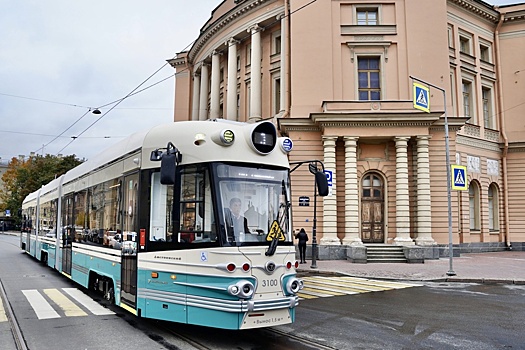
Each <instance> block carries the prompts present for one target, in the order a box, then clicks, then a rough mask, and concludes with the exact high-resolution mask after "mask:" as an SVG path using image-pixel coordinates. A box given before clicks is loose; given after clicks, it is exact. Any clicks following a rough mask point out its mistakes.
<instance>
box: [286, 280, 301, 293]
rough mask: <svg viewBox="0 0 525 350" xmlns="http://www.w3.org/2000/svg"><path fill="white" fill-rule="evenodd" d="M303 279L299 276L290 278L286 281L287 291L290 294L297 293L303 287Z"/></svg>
mask: <svg viewBox="0 0 525 350" xmlns="http://www.w3.org/2000/svg"><path fill="white" fill-rule="evenodd" d="M303 286H304V284H303V281H302V280H300V279H298V278H290V279H289V280H288V282H286V291H287V292H288V293H289V294H297V293H298V292H299V291H300V290H301V289H303Z"/></svg>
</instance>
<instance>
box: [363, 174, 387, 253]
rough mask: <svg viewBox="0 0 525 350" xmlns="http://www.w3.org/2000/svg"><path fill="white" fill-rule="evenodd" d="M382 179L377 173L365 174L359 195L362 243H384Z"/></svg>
mask: <svg viewBox="0 0 525 350" xmlns="http://www.w3.org/2000/svg"><path fill="white" fill-rule="evenodd" d="M383 193H384V188H383V181H382V180H381V178H380V177H379V175H377V174H374V173H371V174H367V175H365V177H364V178H363V182H362V196H361V236H362V237H361V239H362V241H363V243H384V242H385V233H384V229H383V227H384V225H383V221H384V220H383V206H384V195H383Z"/></svg>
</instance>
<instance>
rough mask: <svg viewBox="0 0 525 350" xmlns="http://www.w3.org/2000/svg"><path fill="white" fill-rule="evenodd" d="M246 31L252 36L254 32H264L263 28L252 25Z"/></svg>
mask: <svg viewBox="0 0 525 350" xmlns="http://www.w3.org/2000/svg"><path fill="white" fill-rule="evenodd" d="M246 31H247V32H248V33H250V34H253V33H254V32H262V31H264V27H261V26H260V25H258V24H254V25H253V26H251V27H249V28H248V29H247V30H246Z"/></svg>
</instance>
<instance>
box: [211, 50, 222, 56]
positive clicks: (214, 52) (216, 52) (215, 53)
mask: <svg viewBox="0 0 525 350" xmlns="http://www.w3.org/2000/svg"><path fill="white" fill-rule="evenodd" d="M211 54H212V56H216V55H218V56H221V55H222V51H220V50H213V51H212V52H211Z"/></svg>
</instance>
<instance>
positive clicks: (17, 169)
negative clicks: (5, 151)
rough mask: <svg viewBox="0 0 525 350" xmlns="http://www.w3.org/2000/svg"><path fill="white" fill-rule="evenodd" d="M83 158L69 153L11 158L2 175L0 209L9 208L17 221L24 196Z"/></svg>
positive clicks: (79, 162) (74, 165) (71, 167)
mask: <svg viewBox="0 0 525 350" xmlns="http://www.w3.org/2000/svg"><path fill="white" fill-rule="evenodd" d="M82 162H83V160H80V159H78V158H76V157H75V155H69V156H66V157H57V156H52V155H49V154H47V155H46V156H45V157H44V156H40V155H37V156H33V157H30V158H29V159H27V160H21V159H18V158H12V159H11V161H10V162H9V165H8V167H7V171H6V172H5V173H4V174H3V175H2V181H3V182H4V189H3V190H0V210H6V209H10V210H11V213H12V215H13V216H14V217H15V218H16V221H17V223H19V220H20V218H19V217H18V211H19V209H21V208H22V202H23V201H24V198H25V197H26V196H27V195H28V194H30V193H31V192H34V191H36V190H38V189H39V188H41V187H42V186H43V185H45V184H47V183H48V182H50V181H52V180H53V179H55V178H57V177H59V176H61V175H62V174H64V173H66V172H67V171H68V170H70V169H73V168H74V167H76V166H77V165H79V164H81V163H82Z"/></svg>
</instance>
